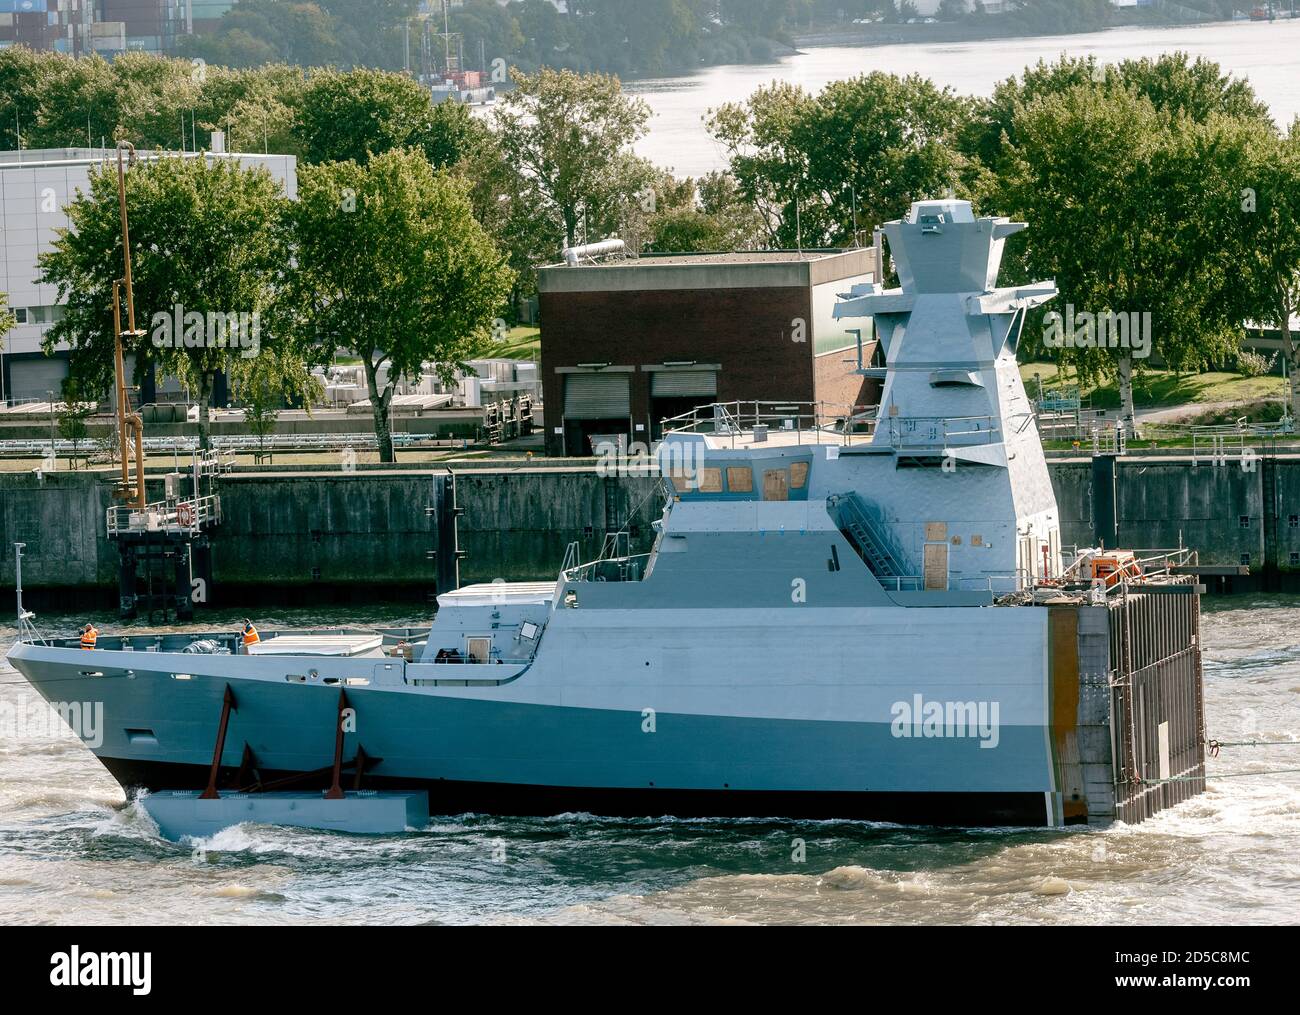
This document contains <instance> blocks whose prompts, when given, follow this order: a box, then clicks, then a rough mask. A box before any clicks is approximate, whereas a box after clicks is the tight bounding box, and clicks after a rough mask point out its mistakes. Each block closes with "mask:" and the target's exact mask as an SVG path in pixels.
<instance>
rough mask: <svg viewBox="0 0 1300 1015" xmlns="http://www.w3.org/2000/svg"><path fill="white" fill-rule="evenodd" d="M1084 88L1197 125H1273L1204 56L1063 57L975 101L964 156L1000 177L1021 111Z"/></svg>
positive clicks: (1263, 109) (1250, 95) (1246, 87)
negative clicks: (1124, 94) (1138, 100)
mask: <svg viewBox="0 0 1300 1015" xmlns="http://www.w3.org/2000/svg"><path fill="white" fill-rule="evenodd" d="M1079 87H1091V88H1095V89H1097V90H1099V91H1114V90H1116V89H1127V90H1129V91H1132V92H1134V93H1135V94H1137V95H1142V96H1145V97H1146V98H1147V99H1149V100H1150V101H1151V103H1152V105H1153V106H1154V107H1155V108H1156V109H1159V110H1163V111H1165V112H1167V113H1170V114H1171V115H1184V116H1187V117H1190V118H1191V119H1193V120H1195V121H1196V122H1198V123H1204V122H1205V121H1206V120H1207V119H1209V117H1210V116H1212V115H1216V114H1218V115H1224V116H1232V117H1238V118H1242V119H1247V120H1253V121H1258V122H1260V123H1268V124H1271V123H1272V120H1271V118H1270V116H1269V111H1268V107H1267V106H1266V105H1265V104H1264V103H1262V102H1260V101H1259V99H1258V98H1257V97H1256V95H1255V93H1254V91H1253V89H1252V88H1251V87H1250V84H1249V82H1247V81H1244V80H1240V79H1236V78H1233V77H1231V76H1230V75H1227V74H1224V73H1223V71H1222V69H1221V68H1220V67H1219V65H1218V64H1216V63H1214V62H1213V61H1210V60H1206V59H1204V58H1203V57H1198V58H1196V59H1195V60H1193V59H1192V58H1191V57H1190V56H1189V55H1188V54H1187V53H1183V52H1174V53H1164V54H1161V55H1160V56H1159V57H1157V58H1155V59H1151V58H1143V59H1140V60H1125V61H1122V62H1120V63H1118V64H1115V65H1113V66H1107V65H1105V64H1103V63H1101V62H1099V61H1098V60H1097V58H1096V57H1093V56H1088V57H1077V58H1076V57H1067V56H1063V57H1061V59H1060V60H1058V61H1056V62H1055V63H1051V64H1049V63H1046V62H1044V61H1042V60H1039V61H1038V63H1037V64H1036V65H1035V66H1033V67H1027V68H1026V69H1025V70H1024V72H1023V73H1022V74H1021V76H1020V77H1019V78H1014V77H1012V78H1008V79H1007V80H1005V81H1002V82H999V83H998V84H997V85H996V86H995V87H994V89H993V94H992V95H991V96H990V97H989V98H987V99H979V100H976V102H975V105H974V110H973V115H972V116H971V118H970V119H969V121H968V122H967V123H966V124H965V126H964V127H963V129H962V131H961V135H960V147H961V149H962V151H963V152H964V153H965V154H966V155H967V156H969V157H970V158H972V159H974V160H977V161H978V163H979V164H980V165H982V166H984V167H986V168H987V169H989V170H991V171H992V172H995V173H996V172H998V171H999V170H1000V169H1001V159H1002V154H1003V152H1004V146H1014V145H1016V143H1017V140H1018V138H1017V134H1016V125H1015V119H1016V115H1017V114H1018V113H1019V112H1020V110H1022V109H1023V108H1024V107H1025V106H1028V105H1029V104H1031V103H1032V102H1034V101H1035V100H1036V99H1039V98H1042V97H1044V96H1047V95H1060V94H1062V93H1064V92H1067V91H1070V90H1071V89H1074V88H1079Z"/></svg>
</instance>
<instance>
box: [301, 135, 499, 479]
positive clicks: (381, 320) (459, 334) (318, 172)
mask: <svg viewBox="0 0 1300 1015" xmlns="http://www.w3.org/2000/svg"><path fill="white" fill-rule="evenodd" d="M298 197H299V199H298V201H296V202H293V203H292V204H291V205H290V206H289V207H288V209H287V212H286V215H287V219H288V221H289V223H290V226H291V233H292V236H293V240H294V254H295V260H296V270H295V271H294V272H293V273H292V275H291V276H290V277H289V279H288V284H287V285H286V286H285V289H284V290H283V292H282V294H281V295H282V297H283V301H282V302H283V305H284V307H285V308H286V310H285V314H286V316H287V317H288V318H290V319H291V320H292V321H293V327H294V329H295V332H296V333H297V334H298V335H300V336H301V339H302V342H303V343H304V344H308V343H309V344H311V345H312V346H314V347H315V349H316V355H317V358H318V359H319V360H322V361H327V360H328V359H330V358H332V357H333V355H334V353H335V351H336V350H337V349H338V348H348V349H351V350H352V351H353V352H355V353H356V354H357V355H358V356H360V357H361V360H362V364H363V366H364V368H365V372H366V383H367V387H368V390H369V394H370V402H371V407H372V409H373V413H374V421H375V435H376V437H377V439H378V442H379V452H380V458H381V459H382V460H383V461H385V462H391V461H393V439H392V428H391V419H390V406H391V402H392V396H393V382H394V381H396V379H397V378H398V377H401V376H405V377H409V378H418V377H419V376H420V375H421V374H422V372H423V371H424V369H425V366H424V364H425V363H426V361H431V362H432V363H433V364H434V369H435V370H437V372H438V373H439V374H440V375H441V376H442V377H443V378H444V379H448V380H449V379H450V378H451V377H452V375H453V374H454V372H455V371H456V370H457V369H458V368H460V367H461V366H462V365H463V364H464V362H465V360H467V359H470V358H472V357H473V356H474V355H475V354H476V353H477V352H478V351H479V350H481V349H482V348H483V347H484V345H485V344H486V343H487V341H488V339H489V336H490V334H491V330H492V322H493V321H494V320H495V319H496V317H497V315H498V314H499V313H500V310H501V306H502V303H503V301H504V300H505V298H506V295H507V294H508V293H509V292H510V285H511V274H512V273H511V271H510V269H509V268H508V267H507V266H506V265H505V264H504V263H503V259H502V257H501V254H500V253H499V252H498V251H497V249H496V247H495V246H494V244H493V242H492V240H491V238H490V237H489V236H488V234H487V233H486V232H485V231H484V229H483V227H482V226H480V225H479V224H478V222H476V221H475V219H474V216H473V212H472V209H471V206H470V201H469V197H468V184H467V183H466V182H465V181H463V180H461V179H459V178H457V177H455V176H453V175H452V174H450V173H448V172H447V171H445V170H444V171H438V170H435V169H434V168H433V167H432V166H431V165H430V164H429V162H428V160H427V159H426V158H425V157H424V155H423V154H422V153H420V152H416V151H410V150H402V149H398V150H395V151H391V152H388V153H386V154H384V155H379V156H376V157H375V158H374V159H372V160H371V161H370V162H369V163H368V164H366V165H364V166H362V165H358V164H357V163H355V162H335V163H324V164H321V165H317V166H304V167H303V171H302V175H301V177H300V179H299V190H298ZM385 366H387V376H388V378H389V381H388V383H387V384H386V385H384V386H382V387H381V386H380V383H379V373H380V370H381V368H383V367H385Z"/></svg>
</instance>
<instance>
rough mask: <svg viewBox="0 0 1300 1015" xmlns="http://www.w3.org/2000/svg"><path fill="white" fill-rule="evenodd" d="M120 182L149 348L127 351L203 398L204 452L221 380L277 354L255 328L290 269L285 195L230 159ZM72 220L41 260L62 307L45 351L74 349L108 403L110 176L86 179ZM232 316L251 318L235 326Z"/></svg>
mask: <svg viewBox="0 0 1300 1015" xmlns="http://www.w3.org/2000/svg"><path fill="white" fill-rule="evenodd" d="M126 179H127V208H128V211H129V214H130V226H131V249H132V262H133V268H134V290H135V306H136V327H137V329H138V330H140V331H143V332H144V336H143V337H142V338H141V339H140V340H139V341H138V342H137V343H136V344H135V345H134V347H133V348H128V349H126V350H125V351H126V352H128V353H130V352H134V353H136V364H137V370H138V371H139V370H141V369H143V366H144V364H145V363H146V362H150V361H152V362H154V363H155V364H157V366H158V368H159V369H161V370H162V371H164V372H166V373H168V374H171V375H173V376H175V377H178V378H179V379H180V380H181V381H182V382H183V383H185V384H186V385H187V386H189V387H190V388H191V389H192V390H194V391H196V392H197V393H198V404H199V439H200V443H201V445H202V446H203V447H204V448H206V447H207V446H208V429H209V417H210V413H209V407H210V403H211V397H212V388H213V382H214V379H215V377H216V374H217V372H218V371H223V370H225V371H228V370H229V369H230V368H231V366H232V365H233V364H234V363H236V362H237V361H238V360H240V359H248V358H251V357H252V356H254V355H259V354H260V353H261V351H262V348H263V346H264V345H265V346H268V347H269V346H272V345H274V344H275V343H274V336H273V335H271V334H268V333H265V332H264V331H263V330H262V327H261V320H262V315H263V314H264V313H265V312H266V310H267V307H268V304H269V296H270V292H271V289H272V286H273V285H274V284H275V282H276V280H277V276H278V275H279V273H280V272H281V271H282V270H283V269H284V266H285V265H286V264H287V263H288V259H287V257H286V254H285V250H284V247H283V239H282V236H281V232H280V230H279V229H278V222H279V219H280V206H281V203H282V202H283V201H284V197H283V193H282V190H281V187H280V185H279V184H278V183H277V182H276V181H275V180H273V179H272V178H271V176H270V174H269V173H267V172H266V171H265V170H262V169H255V170H244V169H241V168H240V167H239V165H238V164H237V163H235V162H232V161H229V160H225V159H216V160H208V159H202V158H180V157H164V158H159V159H155V160H151V161H145V162H141V163H139V164H137V165H135V166H134V167H132V168H131V169H130V170H129V171H128V172H127V176H126ZM67 211H68V217H69V220H70V222H71V228H70V229H64V230H61V231H60V233H59V237H58V239H57V240H56V241H55V242H54V243H53V245H52V246H51V247H50V249H49V250H47V251H45V252H44V253H42V254H41V255H40V257H39V264H40V268H41V278H40V279H39V280H38V281H40V282H41V283H42V284H45V285H54V286H57V287H58V293H59V299H60V300H61V301H65V303H66V309H65V313H64V316H63V318H62V319H61V320H59V321H57V322H56V323H55V324H54V326H53V327H52V328H50V330H49V331H48V332H47V333H46V335H45V338H44V343H45V347H46V349H47V351H48V350H52V349H53V348H55V346H56V345H57V344H58V343H60V342H67V343H69V344H70V345H71V347H72V348H71V354H70V367H71V373H72V375H73V377H74V378H75V383H76V384H77V385H78V388H79V390H82V391H103V390H105V389H106V388H107V387H108V385H109V383H110V381H111V378H112V376H113V329H112V306H113V298H112V288H113V280H114V279H117V278H120V277H121V276H122V270H123V263H122V240H121V232H120V229H121V225H120V219H119V217H118V197H117V167H116V165H109V166H105V167H103V168H101V169H95V170H92V171H91V174H90V191H89V193H80V192H79V193H78V195H77V197H76V198H75V199H74V200H73V201H72V202H71V203H70V204H69V205H68V208H67ZM230 315H247V316H245V317H243V318H236V319H235V321H234V322H233V323H232V320H231V317H230ZM122 326H123V328H124V329H125V328H126V327H127V326H128V322H127V320H126V308H125V306H124V307H123V322H122Z"/></svg>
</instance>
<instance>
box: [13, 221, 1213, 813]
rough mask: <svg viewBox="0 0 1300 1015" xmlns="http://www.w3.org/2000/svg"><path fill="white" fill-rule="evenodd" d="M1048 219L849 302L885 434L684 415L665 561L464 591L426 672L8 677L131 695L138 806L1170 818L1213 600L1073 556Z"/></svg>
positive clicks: (328, 646) (839, 422)
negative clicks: (1054, 459) (1027, 375)
mask: <svg viewBox="0 0 1300 1015" xmlns="http://www.w3.org/2000/svg"><path fill="white" fill-rule="evenodd" d="M1022 228H1024V225H1023V224H1021V223H1013V222H1010V221H1008V220H1006V219H1004V218H988V217H985V218H977V217H975V215H974V214H973V213H972V210H971V207H970V205H969V204H968V203H966V202H962V201H952V200H948V201H928V202H920V203H917V204H915V205H914V206H913V207H912V208H911V210H910V213H909V214H908V215H907V216H906V217H905V218H903V219H901V220H899V221H895V222H890V223H888V224H886V225H885V226H884V233H885V235H886V236H887V237H888V241H889V248H890V252H891V256H892V258H893V261H894V264H895V267H896V271H897V274H898V278H899V280H900V283H901V286H900V287H899V288H897V289H889V290H885V289H883V288H882V287H881V286H880V285H879V284H871V285H865V286H857V287H855V288H854V289H853V290H852V291H851V292H848V293H844V294H843V295H842V297H841V300H840V302H839V304H838V306H837V309H836V316H837V317H838V318H840V319H842V320H845V321H846V322H853V321H855V320H857V319H863V318H870V319H872V321H873V322H874V329H875V334H876V336H877V338H878V339H879V342H880V346H881V349H882V350H883V354H884V366H883V368H876V369H878V370H880V371H881V373H882V374H883V377H884V386H883V393H882V399H881V405H880V406H879V408H878V409H877V410H875V411H873V412H869V413H859V414H857V415H853V414H852V412H851V411H849V412H848V413H842V414H840V416H839V417H837V418H835V419H833V420H828V421H822V420H810V419H809V418H807V416H806V415H805V414H804V413H802V412H800V411H798V410H797V407H791V406H777V407H769V409H770V411H769V409H764V408H763V407H753V406H750V407H744V406H738V405H721V404H720V405H714V406H708V407H702V408H701V409H699V410H697V411H696V412H694V413H691V414H689V415H688V416H687V417H683V418H680V419H678V420H676V421H673V422H672V423H670V424H669V426H668V428H667V432H666V434H665V436H664V439H663V442H662V444H661V445H660V446H659V447H658V448H657V458H658V464H659V466H660V467H661V472H662V476H663V482H664V484H665V494H666V507H665V508H664V511H663V515H662V518H661V519H659V520H658V521H657V522H656V524H655V529H656V536H655V540H654V544H653V548H652V550H651V552H649V553H648V554H644V555H637V556H633V555H630V554H627V553H618V552H609V553H606V554H604V555H602V557H601V559H598V560H594V561H588V562H579V561H576V560H575V559H573V557H572V556H570V557H569V558H568V559H566V560H565V562H564V564H563V566H562V568H561V569H560V571H559V573H558V576H557V579H556V580H555V581H554V582H540V583H537V582H529V583H494V584H490V585H472V586H468V587H464V588H459V589H456V590H454V591H449V592H446V593H444V594H442V595H440V596H439V597H438V610H437V613H436V619H435V620H434V621H433V623H432V625H431V626H430V627H429V628H428V629H427V631H422V632H421V639H420V640H419V641H418V642H417V643H416V645H415V651H414V652H413V653H410V654H409V658H407V657H405V655H397V654H394V653H393V652H391V651H390V647H391V646H392V643H393V638H392V637H391V636H390V637H388V638H387V639H385V637H384V636H383V635H382V634H379V633H374V632H370V633H367V632H357V631H349V630H346V629H344V630H332V631H326V632H279V633H276V632H270V633H266V634H264V637H263V640H262V641H261V642H260V643H259V644H257V645H255V646H252V649H251V651H249V652H245V651H244V650H243V649H242V647H241V646H239V645H238V644H236V639H233V638H231V636H230V635H229V633H228V632H227V633H223V634H214V635H206V636H195V635H184V636H181V635H139V634H133V635H131V636H130V637H122V638H111V637H107V636H102V637H101V638H100V639H99V642H98V646H97V647H96V648H95V649H94V650H93V651H84V650H82V649H80V648H78V647H77V645H76V643H75V642H64V643H53V642H46V641H44V640H43V639H41V638H40V637H39V636H38V635H36V634H35V632H34V629H33V628H32V627H31V625H30V623H29V622H28V621H24V627H23V629H24V632H25V633H24V635H23V636H22V638H21V640H20V641H19V642H18V643H16V644H15V645H14V646H13V647H12V649H11V650H10V651H9V654H8V658H9V661H10V662H11V663H12V665H13V666H15V667H16V668H17V669H18V670H19V671H20V672H21V673H22V674H23V675H24V676H25V677H26V678H27V680H29V681H30V682H31V684H32V686H33V687H35V688H36V689H37V690H38V691H39V692H40V693H41V694H42V695H43V696H44V697H45V698H46V699H48V700H49V701H50V702H51V703H55V704H58V703H62V702H68V701H79V702H93V703H96V704H99V703H102V708H103V714H104V717H105V718H104V724H103V725H104V729H103V731H102V735H101V737H99V738H97V739H98V740H99V742H97V743H91V744H88V746H89V747H90V748H91V749H92V750H93V751H94V753H95V755H96V756H97V757H98V758H99V760H100V761H101V762H102V763H103V764H104V766H105V767H106V768H107V769H108V770H109V771H110V772H111V773H112V774H113V776H114V777H115V778H116V779H117V780H118V781H119V782H120V783H121V784H122V785H123V786H124V787H127V788H134V787H143V788H146V789H150V790H163V789H188V790H196V789H198V788H201V787H203V786H204V784H205V783H208V782H209V781H210V783H211V785H212V786H213V787H214V788H215V787H216V786H217V785H218V784H220V785H222V786H225V787H232V788H241V789H248V790H251V791H254V792H255V791H257V790H258V789H270V788H272V787H275V786H284V785H290V784H293V785H297V786H299V787H307V788H311V789H319V788H321V787H324V786H326V785H328V784H329V783H330V779H331V760H333V784H334V786H335V787H336V788H337V786H338V773H339V770H340V768H342V769H343V770H345V771H347V772H348V773H349V775H348V779H349V780H355V781H354V783H353V784H354V785H356V786H365V787H372V788H374V789H376V790H380V791H383V790H404V789H406V790H420V791H426V792H427V793H428V800H429V808H430V810H431V811H432V812H433V813H439V814H442V813H459V812H463V811H480V812H496V813H507V814H554V813H562V812H573V811H587V812H593V813H597V814H611V815H638V814H644V815H663V814H675V815H680V816H735V815H750V816H775V817H792V818H793V817H812V818H838V817H845V818H861V819H879V820H886V821H905V822H925V823H940V824H959V825H1003V824H1020V825H1039V826H1057V825H1062V824H1070V823H1079V822H1091V823H1105V822H1109V821H1113V820H1116V819H1123V820H1129V821H1133V820H1141V819H1142V818H1143V817H1145V816H1147V815H1149V814H1151V813H1153V812H1154V811H1156V810H1158V809H1160V808H1161V807H1164V806H1168V805H1171V804H1173V803H1176V802H1177V801H1178V800H1181V799H1183V798H1185V797H1187V796H1190V795H1192V794H1194V793H1196V792H1199V791H1200V790H1201V789H1202V788H1203V782H1202V781H1201V780H1202V779H1203V776H1204V749H1203V744H1204V729H1203V724H1204V717H1203V715H1202V709H1201V663H1200V655H1199V648H1198V639H1197V624H1198V617H1199V597H1198V593H1199V592H1201V591H1203V587H1201V586H1198V585H1197V584H1196V581H1197V579H1196V577H1195V574H1196V570H1195V557H1194V555H1193V554H1190V553H1188V552H1187V551H1173V552H1168V553H1164V552H1161V553H1155V552H1151V553H1147V552H1145V551H1139V552H1136V553H1128V554H1125V553H1118V554H1116V553H1111V552H1110V551H1109V550H1102V549H1100V548H1096V549H1091V550H1084V551H1078V552H1063V550H1062V546H1061V539H1060V524H1059V516H1058V511H1057V504H1056V500H1055V498H1054V495H1053V491H1052V486H1051V483H1050V481H1049V477H1048V472H1047V467H1046V463H1045V461H1044V456H1043V451H1042V447H1041V443H1040V440H1039V436H1038V433H1037V430H1036V425H1035V417H1034V414H1033V410H1032V406H1031V404H1030V402H1029V400H1028V398H1027V397H1026V393H1025V390H1024V387H1023V385H1022V383H1021V379H1020V374H1019V371H1018V369H1017V364H1016V343H1017V340H1018V337H1019V334H1020V330H1021V329H1022V327H1023V324H1024V320H1025V315H1026V314H1027V312H1028V311H1029V310H1030V309H1031V308H1033V307H1035V306H1037V305H1039V304H1042V303H1044V302H1045V301H1047V300H1050V299H1051V298H1052V297H1053V296H1054V295H1055V291H1056V290H1055V287H1054V285H1053V284H1052V283H1050V282H1041V283H1037V284H1033V285H1028V286H1021V287H1013V288H999V287H998V285H997V276H998V270H999V263H1000V260H1001V256H1002V249H1003V244H1004V242H1005V241H1006V238H1007V237H1008V236H1010V235H1012V234H1013V233H1015V232H1016V231H1018V230H1020V229H1022ZM858 326H859V327H863V326H864V324H863V323H862V322H861V321H859V322H858ZM863 369H864V371H865V370H869V369H872V368H870V367H864V368H863ZM196 638H198V639H200V640H204V639H205V640H207V641H209V642H210V643H216V644H217V646H218V651H217V652H211V651H209V652H195V651H193V650H192V645H191V643H192V642H194V641H195V640H196ZM186 647H191V651H188V652H187V651H184V649H185V648H186ZM211 647H212V645H211V644H209V648H211ZM345 716H346V717H347V718H346V719H345V721H343V722H342V724H341V723H340V719H341V717H345ZM241 743H242V747H241ZM214 745H215V757H214ZM341 758H342V759H346V760H342V761H341V760H340V759H341Z"/></svg>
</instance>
